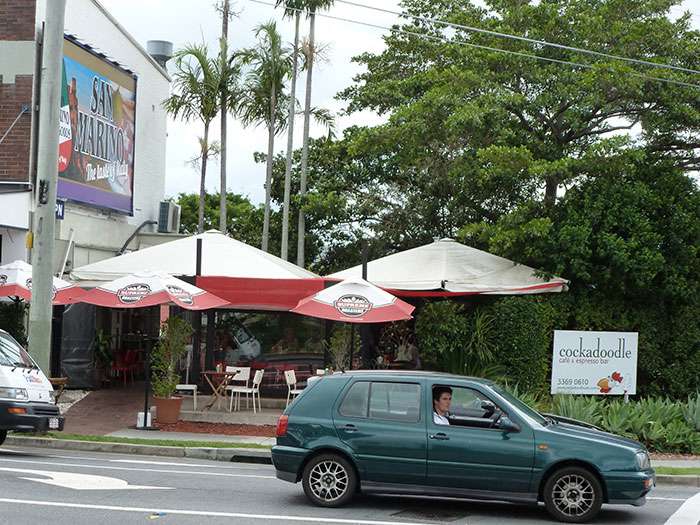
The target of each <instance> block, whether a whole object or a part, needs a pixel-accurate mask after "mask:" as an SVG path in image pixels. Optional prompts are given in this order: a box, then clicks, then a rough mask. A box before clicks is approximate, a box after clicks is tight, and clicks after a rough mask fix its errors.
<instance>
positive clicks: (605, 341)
mask: <svg viewBox="0 0 700 525" xmlns="http://www.w3.org/2000/svg"><path fill="white" fill-rule="evenodd" d="M638 335H639V334H637V332H584V331H575V330H555V331H554V355H553V358H552V389H551V391H552V394H589V395H623V394H636V392H637V340H638Z"/></svg>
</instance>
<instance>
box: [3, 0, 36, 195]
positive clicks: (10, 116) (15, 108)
mask: <svg viewBox="0 0 700 525" xmlns="http://www.w3.org/2000/svg"><path fill="white" fill-rule="evenodd" d="M35 11H36V3H35V1H34V0H0V52H2V45H3V41H33V40H34V19H35ZM2 75H3V72H2V71H0V76H2ZM13 77H14V78H11V77H10V76H9V75H5V77H4V78H3V79H2V81H0V137H2V136H3V135H4V134H5V131H7V129H8V128H9V127H10V125H11V124H12V122H13V121H14V120H15V118H16V117H17V115H18V114H19V112H20V111H21V109H22V104H29V105H31V101H32V75H17V76H14V75H13ZM30 135H31V114H30V113H25V114H24V115H22V116H21V117H20V119H19V121H18V122H17V124H16V125H15V127H14V128H12V131H10V134H9V135H8V136H7V137H6V138H5V140H4V141H3V142H2V143H0V181H28V180H29V141H30Z"/></svg>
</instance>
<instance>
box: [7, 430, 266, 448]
mask: <svg viewBox="0 0 700 525" xmlns="http://www.w3.org/2000/svg"><path fill="white" fill-rule="evenodd" d="M14 435H15V436H19V437H21V436H22V435H26V436H31V437H44V438H52V439H65V440H73V441H92V442H97V443H123V444H126V445H154V446H159V447H187V448H254V449H261V450H270V446H269V445H259V444H257V443H228V442H221V441H180V440H173V439H143V438H128V437H115V436H89V435H83V434H64V433H63V432H49V433H47V434H14Z"/></svg>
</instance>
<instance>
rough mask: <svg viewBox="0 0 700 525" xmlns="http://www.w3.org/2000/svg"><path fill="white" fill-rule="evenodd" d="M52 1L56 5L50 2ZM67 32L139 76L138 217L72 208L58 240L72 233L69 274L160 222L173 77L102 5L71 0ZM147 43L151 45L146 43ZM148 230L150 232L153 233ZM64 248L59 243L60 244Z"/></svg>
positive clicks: (41, 12)
mask: <svg viewBox="0 0 700 525" xmlns="http://www.w3.org/2000/svg"><path fill="white" fill-rule="evenodd" d="M46 1H47V0H38V1H37V24H39V25H40V24H41V22H42V21H43V20H44V18H45V13H46ZM49 1H50V0H49ZM65 32H66V33H68V34H71V35H74V36H75V37H76V38H77V39H78V40H79V41H80V42H85V43H86V44H89V45H90V46H92V47H93V48H95V49H96V50H97V51H99V52H101V53H104V54H105V55H106V56H107V57H109V58H110V59H111V60H114V61H115V62H117V63H119V64H120V65H121V66H123V67H125V68H127V69H129V70H131V71H133V72H134V73H135V74H136V76H137V85H136V136H135V142H136V145H135V153H134V215H133V217H129V216H126V215H123V214H120V213H116V212H110V211H109V210H100V209H96V208H92V207H89V206H85V205H80V204H75V203H67V204H66V212H65V219H64V220H63V221H58V223H57V239H60V240H62V241H67V240H68V238H69V236H70V231H71V229H72V230H73V232H74V243H75V247H74V248H73V249H72V255H71V257H69V264H68V267H67V269H68V270H70V269H71V268H73V267H77V266H82V265H83V264H88V263H91V262H95V261H97V260H100V259H104V258H105V257H109V256H112V255H114V253H115V252H116V251H117V250H118V249H119V248H121V246H122V245H123V244H124V242H125V241H126V240H127V239H128V238H129V236H130V235H131V234H132V233H133V232H134V230H135V229H136V228H137V227H138V225H140V224H141V223H142V222H144V221H146V220H157V219H158V206H159V202H160V201H161V200H162V199H163V197H164V194H165V144H166V138H167V136H166V122H167V118H166V113H165V111H164V110H163V107H162V101H163V100H164V99H165V98H166V97H167V96H168V94H169V87H170V79H169V77H168V75H167V73H166V72H165V71H164V70H163V69H162V68H161V67H160V66H159V65H158V64H157V63H156V62H155V61H154V60H153V59H152V58H151V57H150V56H149V55H148V53H147V52H146V50H145V49H144V48H143V47H142V46H141V45H140V43H138V42H136V41H135V40H134V39H133V37H131V36H130V35H129V34H128V33H127V31H126V30H125V29H124V28H123V27H121V26H120V25H119V23H118V22H117V21H116V20H115V19H114V18H112V17H111V15H110V14H109V13H108V12H107V11H106V10H105V9H104V8H103V7H102V6H101V5H100V4H99V2H97V1H96V0H70V1H69V2H67V6H66V19H65ZM144 44H145V43H144ZM153 229H154V228H153V227H147V228H146V230H145V231H153ZM63 244H64V243H60V242H59V243H57V249H58V247H59V245H63Z"/></svg>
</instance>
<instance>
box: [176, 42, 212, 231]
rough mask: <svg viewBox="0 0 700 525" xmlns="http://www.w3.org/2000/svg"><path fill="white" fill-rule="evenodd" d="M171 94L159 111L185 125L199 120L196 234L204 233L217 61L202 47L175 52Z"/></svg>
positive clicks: (190, 47)
mask: <svg viewBox="0 0 700 525" xmlns="http://www.w3.org/2000/svg"><path fill="white" fill-rule="evenodd" d="M174 58H175V73H174V74H173V93H172V94H171V95H170V96H169V97H168V98H167V99H165V101H164V102H163V107H164V108H165V110H166V111H167V112H168V113H170V114H171V115H172V116H173V118H181V119H183V120H184V121H186V122H189V121H191V120H200V121H201V122H202V123H203V124H204V134H203V135H202V137H201V138H200V139H199V146H200V153H201V157H200V158H201V163H200V168H201V175H200V183H199V216H198V222H197V229H198V232H199V233H201V232H202V231H203V230H204V199H205V196H206V187H205V182H206V174H207V160H208V159H209V156H210V152H211V149H210V144H209V126H210V124H211V121H212V120H213V119H214V117H216V115H217V113H218V111H219V107H220V98H219V95H220V89H221V68H220V67H219V63H218V61H217V60H213V59H210V58H209V52H208V49H207V46H206V45H205V44H201V45H196V44H191V45H188V46H186V47H184V48H183V49H180V50H179V51H177V52H176V53H175V55H174Z"/></svg>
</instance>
